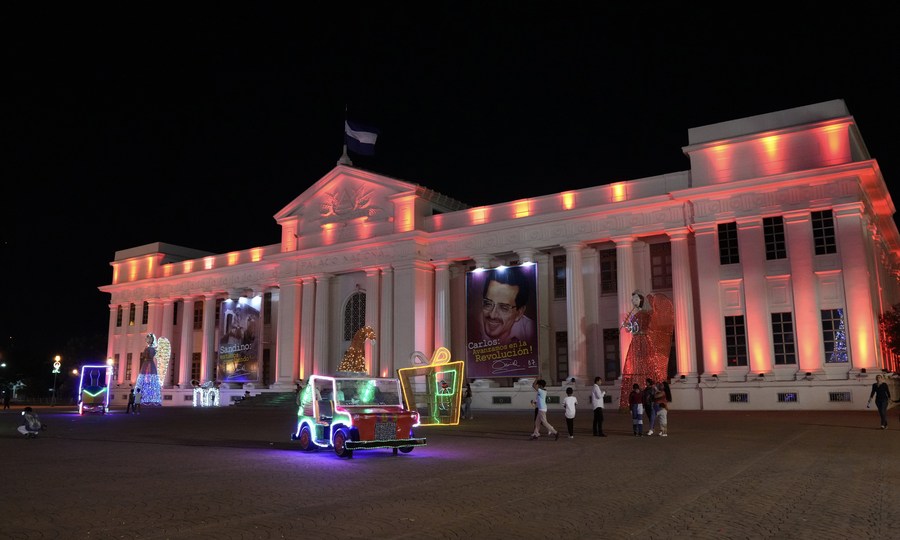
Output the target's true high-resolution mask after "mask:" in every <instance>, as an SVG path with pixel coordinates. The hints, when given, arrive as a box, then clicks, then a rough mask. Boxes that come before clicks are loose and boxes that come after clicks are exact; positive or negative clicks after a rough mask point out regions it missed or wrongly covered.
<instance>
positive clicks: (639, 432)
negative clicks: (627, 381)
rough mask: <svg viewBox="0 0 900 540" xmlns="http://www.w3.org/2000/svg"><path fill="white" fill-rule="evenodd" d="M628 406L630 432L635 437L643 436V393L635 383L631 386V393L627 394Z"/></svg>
mask: <svg viewBox="0 0 900 540" xmlns="http://www.w3.org/2000/svg"><path fill="white" fill-rule="evenodd" d="M628 404H629V405H630V406H631V430H632V431H634V436H635V437H643V436H644V393H643V392H641V387H640V386H638V384H637V383H634V384H633V385H631V393H630V394H628Z"/></svg>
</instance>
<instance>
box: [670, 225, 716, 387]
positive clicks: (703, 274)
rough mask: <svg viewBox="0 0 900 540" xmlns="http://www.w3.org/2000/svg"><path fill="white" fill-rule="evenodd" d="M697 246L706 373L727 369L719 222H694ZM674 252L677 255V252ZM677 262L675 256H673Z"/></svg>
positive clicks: (704, 370) (704, 368)
mask: <svg viewBox="0 0 900 540" xmlns="http://www.w3.org/2000/svg"><path fill="white" fill-rule="evenodd" d="M693 228H694V242H695V244H696V248H697V282H698V289H699V290H698V291H697V293H698V294H697V295H698V297H699V299H700V324H701V327H702V329H703V373H709V374H720V373H723V372H724V371H725V362H726V360H725V320H724V319H723V316H722V307H721V302H720V300H719V268H720V267H721V265H720V264H719V241H718V235H717V234H716V228H717V226H716V224H715V223H697V224H695V225H694V227H693ZM673 255H674V254H673ZM672 262H673V264H674V258H673V261H672Z"/></svg>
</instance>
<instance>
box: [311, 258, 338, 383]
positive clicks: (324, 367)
mask: <svg viewBox="0 0 900 540" xmlns="http://www.w3.org/2000/svg"><path fill="white" fill-rule="evenodd" d="M315 277H316V315H315V344H314V345H313V351H314V353H313V354H314V359H313V360H314V362H313V365H314V367H313V373H315V374H317V375H329V374H331V373H332V371H334V370H336V369H337V364H335V365H334V367H333V368H332V367H331V363H332V362H330V358H329V353H328V328H329V327H330V326H331V325H330V324H329V323H330V319H329V318H328V317H329V315H330V310H329V294H328V293H329V292H330V290H331V275H330V274H316V276H315Z"/></svg>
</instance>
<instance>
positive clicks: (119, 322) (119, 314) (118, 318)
mask: <svg viewBox="0 0 900 540" xmlns="http://www.w3.org/2000/svg"><path fill="white" fill-rule="evenodd" d="M120 326H122V306H118V307H117V308H116V328H119V327H120Z"/></svg>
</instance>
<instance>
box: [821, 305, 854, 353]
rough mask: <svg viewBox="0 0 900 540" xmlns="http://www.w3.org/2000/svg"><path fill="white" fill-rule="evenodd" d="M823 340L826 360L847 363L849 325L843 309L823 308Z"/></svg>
mask: <svg viewBox="0 0 900 540" xmlns="http://www.w3.org/2000/svg"><path fill="white" fill-rule="evenodd" d="M822 341H823V342H824V345H825V361H826V362H828V363H829V364H846V363H847V361H848V358H847V327H846V326H845V325H844V310H843V309H840V308H839V309H823V310H822Z"/></svg>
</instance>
